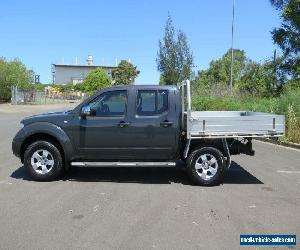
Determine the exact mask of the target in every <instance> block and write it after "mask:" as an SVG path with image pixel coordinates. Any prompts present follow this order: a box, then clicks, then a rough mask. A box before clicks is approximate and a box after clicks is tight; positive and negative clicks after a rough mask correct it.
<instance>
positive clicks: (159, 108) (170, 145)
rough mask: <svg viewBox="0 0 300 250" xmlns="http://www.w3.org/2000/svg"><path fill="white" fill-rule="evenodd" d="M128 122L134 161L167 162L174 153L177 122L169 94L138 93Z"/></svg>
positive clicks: (144, 90) (140, 91)
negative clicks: (131, 135)
mask: <svg viewBox="0 0 300 250" xmlns="http://www.w3.org/2000/svg"><path fill="white" fill-rule="evenodd" d="M133 106H134V107H133V114H132V116H131V119H130V130H131V131H132V132H133V133H134V137H133V138H134V144H135V146H136V148H137V149H139V150H138V151H139V154H138V155H137V158H141V159H146V160H170V159H172V158H173V157H174V156H175V154H176V151H177V145H178V135H177V134H178V127H177V124H178V121H177V119H176V115H175V112H174V103H173V102H171V98H170V93H169V90H168V89H167V88H166V89H151V88H149V89H137V90H135V104H134V105H133Z"/></svg>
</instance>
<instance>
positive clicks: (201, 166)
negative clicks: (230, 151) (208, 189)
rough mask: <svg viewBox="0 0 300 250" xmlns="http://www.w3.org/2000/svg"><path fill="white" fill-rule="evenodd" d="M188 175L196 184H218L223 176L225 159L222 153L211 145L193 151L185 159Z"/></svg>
mask: <svg viewBox="0 0 300 250" xmlns="http://www.w3.org/2000/svg"><path fill="white" fill-rule="evenodd" d="M186 168H187V172H188V175H189V176H190V178H191V179H192V180H193V182H195V183H196V184H197V185H202V186H213V185H218V184H219V183H220V182H221V181H222V180H223V177H224V173H225V168H226V167H225V160H224V157H223V155H222V153H221V152H220V151H219V150H218V149H216V148H212V147H204V148H201V149H196V150H195V151H193V152H192V153H191V154H190V155H189V157H188V160H187V163H186Z"/></svg>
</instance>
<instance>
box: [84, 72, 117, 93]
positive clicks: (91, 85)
mask: <svg viewBox="0 0 300 250" xmlns="http://www.w3.org/2000/svg"><path fill="white" fill-rule="evenodd" d="M110 84H111V80H110V78H109V77H108V75H107V73H106V72H105V71H104V70H103V69H102V68H97V69H95V70H93V71H91V72H90V73H89V74H88V75H87V77H86V78H85V80H84V81H83V85H82V89H83V90H84V91H85V92H88V93H91V92H94V91H96V90H99V89H103V88H105V87H107V86H109V85H110Z"/></svg>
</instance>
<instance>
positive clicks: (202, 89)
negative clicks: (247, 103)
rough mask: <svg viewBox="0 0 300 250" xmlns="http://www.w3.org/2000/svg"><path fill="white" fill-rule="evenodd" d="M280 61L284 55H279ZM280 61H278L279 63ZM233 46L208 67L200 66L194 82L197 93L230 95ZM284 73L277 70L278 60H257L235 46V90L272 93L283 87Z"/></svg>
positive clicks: (248, 92) (261, 93)
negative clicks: (281, 73) (202, 68)
mask: <svg viewBox="0 0 300 250" xmlns="http://www.w3.org/2000/svg"><path fill="white" fill-rule="evenodd" d="M278 61H280V58H278ZM277 63H278V62H275V64H277ZM230 64H231V50H228V51H227V52H226V53H225V54H224V55H223V56H222V57H221V58H220V59H217V60H213V61H211V62H210V64H209V68H208V69H207V70H200V71H199V72H198V75H197V76H196V79H195V81H193V82H192V87H193V91H194V92H196V93H197V94H212V95H218V96H220V95H226V94H227V93H228V91H227V90H228V85H229V81H230ZM283 79H284V78H283V77H282V76H281V75H280V74H278V73H276V72H274V62H273V61H272V60H266V61H265V62H263V63H257V62H255V61H252V60H251V59H249V58H247V57H246V55H245V52H244V51H243V50H239V49H235V50H234V65H233V83H234V86H233V87H234V91H235V92H238V93H242V94H250V95H253V96H271V95H273V94H275V93H277V91H278V90H280V88H281V85H282V82H283Z"/></svg>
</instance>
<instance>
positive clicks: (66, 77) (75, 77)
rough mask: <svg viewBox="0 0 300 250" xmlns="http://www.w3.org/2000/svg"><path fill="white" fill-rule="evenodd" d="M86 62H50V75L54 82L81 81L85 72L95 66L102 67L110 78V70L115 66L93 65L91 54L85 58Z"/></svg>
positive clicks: (74, 82) (76, 82)
mask: <svg viewBox="0 0 300 250" xmlns="http://www.w3.org/2000/svg"><path fill="white" fill-rule="evenodd" d="M86 61H87V64H86V65H84V64H77V63H76V64H64V63H61V64H52V77H53V83H55V84H67V83H73V84H78V83H82V82H83V80H84V79H85V78H86V76H87V74H88V73H89V72H90V71H91V70H94V69H96V68H102V69H104V70H105V71H106V72H107V74H108V76H109V77H110V78H112V71H113V70H114V69H116V68H117V67H116V66H104V65H94V62H93V57H92V56H91V55H89V56H88V58H87V60H86Z"/></svg>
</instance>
